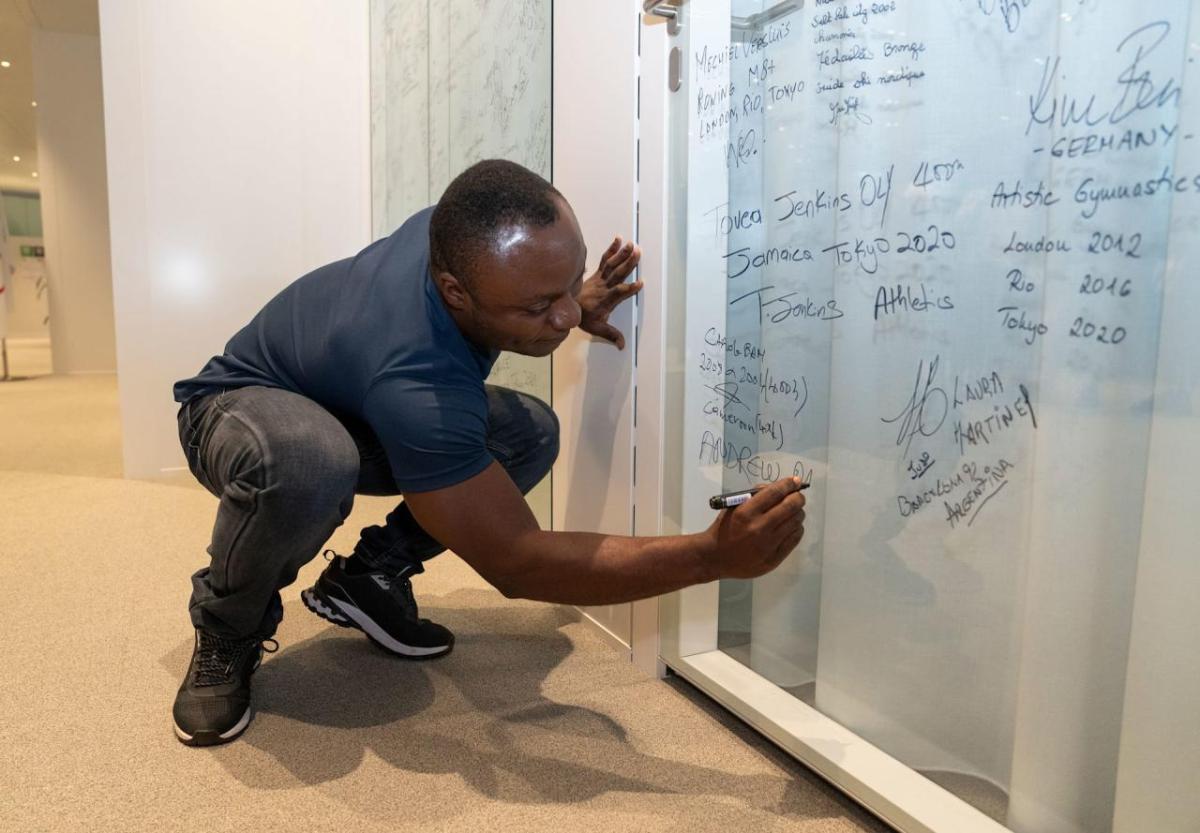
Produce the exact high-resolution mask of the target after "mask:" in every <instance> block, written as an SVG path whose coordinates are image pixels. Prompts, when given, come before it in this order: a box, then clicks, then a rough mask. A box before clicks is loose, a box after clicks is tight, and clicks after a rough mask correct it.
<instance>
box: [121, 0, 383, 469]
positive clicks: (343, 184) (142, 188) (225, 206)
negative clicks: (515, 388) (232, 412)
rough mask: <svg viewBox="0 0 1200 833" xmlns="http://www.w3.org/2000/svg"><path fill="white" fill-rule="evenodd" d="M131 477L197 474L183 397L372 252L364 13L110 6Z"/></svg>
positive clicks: (273, 6) (191, 2)
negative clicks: (265, 311) (281, 304)
mask: <svg viewBox="0 0 1200 833" xmlns="http://www.w3.org/2000/svg"><path fill="white" fill-rule="evenodd" d="M100 32H101V43H102V44H103V57H104V107H105V123H106V127H107V133H108V172H109V184H110V187H109V204H110V216H111V225H112V263H113V287H114V294H115V301H116V321H117V357H118V369H119V383H120V398H121V411H122V429H123V433H124V440H125V450H124V454H125V474H126V476H128V477H137V478H152V477H159V476H162V475H164V474H168V475H169V474H170V473H171V470H172V469H174V470H176V471H178V467H181V466H183V465H184V463H183V455H182V452H181V451H180V449H179V447H178V439H177V436H176V426H175V412H176V408H177V406H176V405H175V404H174V403H173V402H172V399H171V385H172V383H173V382H174V381H175V380H177V379H180V378H183V377H186V376H190V375H192V374H193V373H195V372H196V371H198V370H199V369H200V367H201V366H202V365H203V364H204V362H205V361H206V360H207V359H208V358H209V357H210V356H211V355H213V354H216V353H220V352H221V350H222V349H223V347H224V344H225V342H226V341H227V340H228V338H229V337H230V336H231V335H232V334H233V333H234V332H235V331H236V330H237V329H238V328H239V327H241V326H242V325H243V324H245V323H246V322H247V321H248V320H249V319H250V317H251V316H252V315H253V314H254V313H255V312H256V311H257V310H258V309H259V308H260V307H261V306H262V304H263V303H264V302H266V301H267V300H268V299H269V298H270V297H271V296H272V295H274V294H275V293H276V292H277V291H278V290H279V289H281V288H282V287H284V286H285V285H286V284H288V283H290V282H291V281H292V280H294V279H295V278H297V277H299V276H300V275H302V274H304V273H305V272H307V271H309V270H311V269H313V268H315V267H317V266H319V265H321V264H324V263H327V262H329V261H332V260H336V259H339V258H342V257H346V256H348V255H351V254H354V253H355V252H357V251H358V250H359V249H360V248H362V246H364V245H365V244H366V243H367V242H369V239H370V204H371V200H370V147H369V141H370V139H369V126H370V118H369V109H368V81H369V79H368V11H367V4H366V3H344V2H339V0H258V2H255V3H244V2H232V1H231V0H173V2H171V3H162V2H155V0H100Z"/></svg>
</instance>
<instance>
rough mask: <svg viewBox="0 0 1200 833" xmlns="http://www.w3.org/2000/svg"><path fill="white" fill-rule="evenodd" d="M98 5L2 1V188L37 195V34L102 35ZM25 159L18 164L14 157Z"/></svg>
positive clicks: (81, 0) (90, 0) (76, 0)
mask: <svg viewBox="0 0 1200 833" xmlns="http://www.w3.org/2000/svg"><path fill="white" fill-rule="evenodd" d="M97 4H98V0H0V60H3V61H8V62H9V63H11V64H12V66H10V67H8V68H7V69H5V68H3V67H0V188H6V189H13V188H15V189H23V190H33V189H36V188H37V185H38V181H37V179H35V178H34V177H33V172H34V171H36V170H37V122H36V116H37V109H36V108H34V107H33V105H32V103H31V102H32V101H33V97H34V96H33V57H32V42H33V29H35V28H40V29H46V30H49V31H53V32H74V33H77V34H90V35H98V34H99V33H100V22H99V14H98V11H97ZM14 156H19V157H21V161H20V162H14V161H13V157H14Z"/></svg>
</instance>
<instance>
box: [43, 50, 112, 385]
mask: <svg viewBox="0 0 1200 833" xmlns="http://www.w3.org/2000/svg"><path fill="white" fill-rule="evenodd" d="M30 31H31V32H32V33H33V61H34V94H35V96H36V100H37V102H38V104H39V106H38V110H37V122H38V173H39V181H40V182H41V195H42V226H43V239H44V241H45V246H46V260H45V268H46V274H47V276H48V278H49V285H50V332H51V335H52V338H53V341H52V345H51V346H52V351H53V356H54V371H55V372H56V373H111V372H113V371H114V370H116V369H117V356H116V342H115V339H114V335H113V326H114V325H113V293H112V274H111V272H110V269H109V246H108V193H107V189H106V184H105V165H104V109H103V103H102V101H101V93H100V39H99V38H98V37H96V36H95V35H78V34H68V33H65V32H47V31H44V30H41V29H31V30H30Z"/></svg>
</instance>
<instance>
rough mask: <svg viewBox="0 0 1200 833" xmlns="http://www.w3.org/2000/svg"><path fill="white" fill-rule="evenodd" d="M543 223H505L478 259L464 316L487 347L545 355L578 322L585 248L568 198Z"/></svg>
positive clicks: (471, 334)
mask: <svg viewBox="0 0 1200 833" xmlns="http://www.w3.org/2000/svg"><path fill="white" fill-rule="evenodd" d="M556 202H557V203H558V209H559V215H558V220H556V221H555V222H554V224H553V225H550V226H545V227H541V228H538V227H535V226H514V227H510V228H506V229H502V230H501V232H500V234H499V235H498V238H497V242H496V244H495V245H494V246H493V247H492V248H491V249H490V250H489V251H487V252H485V253H483V255H482V256H481V257H480V258H479V259H478V261H477V262H476V264H475V274H474V275H473V276H472V279H471V281H470V290H469V292H468V293H466V294H467V296H468V297H467V298H466V299H465V300H464V302H463V305H462V307H461V312H462V318H461V319H460V321H461V322H462V323H463V324H465V325H466V327H465V329H467V330H468V332H467V335H468V337H470V338H471V339H472V340H473V341H474V342H476V343H477V344H479V345H480V346H483V347H489V348H492V349H494V350H508V351H510V352H513V353H521V354H523V355H526V356H547V355H549V354H550V353H551V352H553V351H554V349H555V348H556V347H558V346H559V345H560V344H562V343H563V341H564V340H565V339H566V337H567V335H568V334H569V333H570V332H571V330H572V328H574V327H575V326H577V325H578V324H579V318H580V310H579V303H578V301H577V299H578V297H579V291H580V288H581V287H582V284H583V272H584V264H585V262H586V259H587V248H586V247H585V246H584V243H583V235H582V234H580V232H579V225H578V223H577V222H576V221H575V214H574V212H572V211H571V207H570V206H569V205H567V203H566V202H565V201H564V200H561V199H557V198H556Z"/></svg>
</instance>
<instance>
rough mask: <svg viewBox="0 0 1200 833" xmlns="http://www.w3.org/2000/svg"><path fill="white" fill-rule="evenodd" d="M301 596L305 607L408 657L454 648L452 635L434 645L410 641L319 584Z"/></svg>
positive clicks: (433, 656)
mask: <svg viewBox="0 0 1200 833" xmlns="http://www.w3.org/2000/svg"><path fill="white" fill-rule="evenodd" d="M300 599H301V600H302V601H303V602H304V606H305V607H307V608H308V609H309V610H311V611H312V612H313V613H315V614H317V615H318V616H320V617H321V618H322V619H324V620H326V621H328V622H332V623H333V624H335V625H337V626H339V627H342V628H357V629H358V630H360V631H362V632H363V633H364V634H366V635H367V638H368V639H370V640H371V641H372V642H374V643H375V644H376V645H378V646H379V647H380V648H383V649H384V650H385V651H387V652H388V653H391V654H395V655H396V656H398V657H403V658H404V659H436V658H437V657H441V656H445V655H446V654H448V653H450V651H451V650H452V649H453V648H454V639H453V637H451V639H450V644H448V645H438V646H435V647H433V648H422V647H419V646H416V645H406V644H404V643H403V642H400V641H399V640H397V639H396V638H395V637H393V636H391V635H390V634H388V633H387V632H386V631H385V630H384V629H383V628H381V627H379V626H378V625H377V624H375V622H374V620H372V619H371V617H369V616H367V614H365V613H363V612H362V611H361V610H359V609H358V608H357V607H355V606H354V605H352V604H350V603H349V602H346V601H343V600H341V599H335V598H333V597H332V596H329V595H326V594H325V593H322V592H321V591H320V590H318V589H317V588H315V587H309V588H308V589H307V590H303V591H301V593H300Z"/></svg>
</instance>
